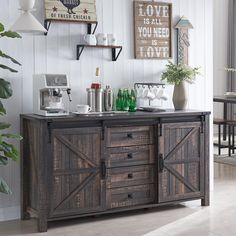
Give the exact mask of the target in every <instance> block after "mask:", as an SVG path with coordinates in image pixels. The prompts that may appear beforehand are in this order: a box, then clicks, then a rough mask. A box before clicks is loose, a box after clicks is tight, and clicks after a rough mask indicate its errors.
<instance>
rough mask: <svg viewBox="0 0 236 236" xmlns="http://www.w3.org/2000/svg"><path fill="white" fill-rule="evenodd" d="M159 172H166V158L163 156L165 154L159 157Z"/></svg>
mask: <svg viewBox="0 0 236 236" xmlns="http://www.w3.org/2000/svg"><path fill="white" fill-rule="evenodd" d="M159 170H160V172H163V170H164V156H163V154H160V155H159Z"/></svg>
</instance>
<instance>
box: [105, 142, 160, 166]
mask: <svg viewBox="0 0 236 236" xmlns="http://www.w3.org/2000/svg"><path fill="white" fill-rule="evenodd" d="M154 158H155V147H154V145H145V146H132V147H119V148H109V149H108V150H107V167H108V168H110V167H122V166H132V165H148V164H153V163H154Z"/></svg>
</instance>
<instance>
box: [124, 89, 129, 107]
mask: <svg viewBox="0 0 236 236" xmlns="http://www.w3.org/2000/svg"><path fill="white" fill-rule="evenodd" d="M123 97H124V106H123V111H129V90H128V89H124V92H123Z"/></svg>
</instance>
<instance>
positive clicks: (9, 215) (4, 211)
mask: <svg viewBox="0 0 236 236" xmlns="http://www.w3.org/2000/svg"><path fill="white" fill-rule="evenodd" d="M16 219H20V206H13V207H6V208H0V221H8V220H16Z"/></svg>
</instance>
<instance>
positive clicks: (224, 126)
mask: <svg viewBox="0 0 236 236" xmlns="http://www.w3.org/2000/svg"><path fill="white" fill-rule="evenodd" d="M227 113H228V111H227V103H226V102H224V114H223V115H224V120H227ZM226 133H227V129H226V125H223V140H226V136H227V135H226Z"/></svg>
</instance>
